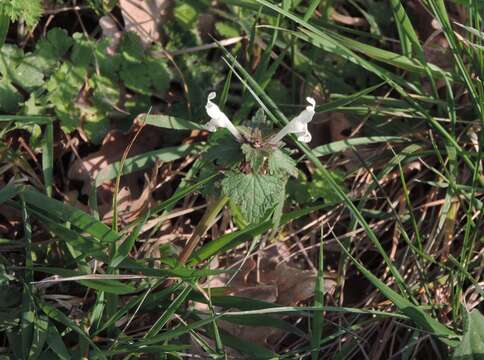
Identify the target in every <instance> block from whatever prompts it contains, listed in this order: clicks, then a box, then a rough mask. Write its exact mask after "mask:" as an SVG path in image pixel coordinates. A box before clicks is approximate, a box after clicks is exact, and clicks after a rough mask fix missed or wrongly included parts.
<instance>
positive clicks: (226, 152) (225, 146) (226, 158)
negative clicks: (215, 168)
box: [203, 129, 243, 167]
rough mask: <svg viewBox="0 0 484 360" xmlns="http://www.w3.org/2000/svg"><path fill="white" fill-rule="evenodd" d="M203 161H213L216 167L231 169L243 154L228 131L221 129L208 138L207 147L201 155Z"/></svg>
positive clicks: (240, 159)
mask: <svg viewBox="0 0 484 360" xmlns="http://www.w3.org/2000/svg"><path fill="white" fill-rule="evenodd" d="M203 159H204V160H207V161H213V162H215V164H216V165H220V166H225V167H231V166H233V165H234V164H236V163H238V162H240V161H242V159H243V154H242V149H241V148H240V144H239V143H238V142H237V141H235V139H234V138H233V137H232V135H230V133H229V132H228V130H226V129H223V130H218V131H217V132H216V133H215V134H213V135H211V136H210V138H209V147H208V149H207V151H206V152H205V153H204V154H203Z"/></svg>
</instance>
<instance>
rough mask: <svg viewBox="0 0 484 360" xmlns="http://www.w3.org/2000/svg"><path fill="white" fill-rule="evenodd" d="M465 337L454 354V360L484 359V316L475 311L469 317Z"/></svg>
mask: <svg viewBox="0 0 484 360" xmlns="http://www.w3.org/2000/svg"><path fill="white" fill-rule="evenodd" d="M466 325H467V326H466V330H465V332H464V336H463V337H462V340H461V342H460V344H459V345H458V346H457V348H456V349H455V352H454V356H453V359H454V360H483V359H484V316H482V314H481V313H480V312H479V310H477V309H474V310H473V311H471V312H470V313H469V314H468V315H467V324H466Z"/></svg>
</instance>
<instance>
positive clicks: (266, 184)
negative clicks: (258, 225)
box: [222, 173, 285, 223]
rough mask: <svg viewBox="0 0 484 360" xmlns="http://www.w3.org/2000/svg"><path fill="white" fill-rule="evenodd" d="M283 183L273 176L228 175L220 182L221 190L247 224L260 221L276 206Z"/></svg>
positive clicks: (282, 189)
mask: <svg viewBox="0 0 484 360" xmlns="http://www.w3.org/2000/svg"><path fill="white" fill-rule="evenodd" d="M284 186H285V182H284V181H283V180H281V179H279V178H277V177H275V176H270V175H258V174H243V173H229V174H227V175H226V177H225V179H223V180H222V190H223V192H224V194H225V195H227V196H228V197H229V198H230V199H231V200H232V201H233V202H234V203H235V204H236V205H237V206H239V207H240V210H241V212H242V215H244V216H245V218H246V219H247V221H248V222H249V223H255V222H258V221H261V220H262V219H263V217H264V215H266V214H267V213H268V212H269V210H271V209H273V208H274V207H275V206H276V205H277V199H278V196H279V195H280V193H281V192H283V191H284Z"/></svg>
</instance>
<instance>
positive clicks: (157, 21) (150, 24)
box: [119, 0, 171, 45]
mask: <svg viewBox="0 0 484 360" xmlns="http://www.w3.org/2000/svg"><path fill="white" fill-rule="evenodd" d="M170 3H171V1H169V0H151V1H150V0H120V1H119V7H120V8H121V13H122V14H123V19H124V24H125V30H126V31H133V32H135V33H136V34H138V36H139V37H140V39H141V41H142V42H143V43H144V44H145V45H149V44H150V43H152V42H159V40H160V32H159V28H160V25H161V20H162V16H163V15H164V14H166V12H167V10H168V8H169V7H170Z"/></svg>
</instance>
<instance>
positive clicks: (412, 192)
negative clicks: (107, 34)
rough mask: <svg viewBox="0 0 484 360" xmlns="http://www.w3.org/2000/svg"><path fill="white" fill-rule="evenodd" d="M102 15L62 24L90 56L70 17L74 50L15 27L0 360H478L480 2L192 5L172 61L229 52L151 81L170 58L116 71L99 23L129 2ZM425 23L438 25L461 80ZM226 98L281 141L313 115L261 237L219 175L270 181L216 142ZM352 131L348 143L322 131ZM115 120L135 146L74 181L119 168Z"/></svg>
mask: <svg viewBox="0 0 484 360" xmlns="http://www.w3.org/2000/svg"><path fill="white" fill-rule="evenodd" d="M64 3H65V4H64V5H63V6H67V7H69V6H71V5H72V4H71V2H70V1H64ZM87 5H88V6H87V7H86V8H85V9H84V10H83V11H86V14H89V15H86V14H84V13H83V11H81V12H77V14H78V15H79V16H80V17H79V18H78V17H76V16H77V15H76V12H75V11H73V10H69V9H67V10H66V14H68V18H72V19H78V20H77V21H79V26H80V24H81V23H82V25H83V26H84V27H86V26H87V27H88V29H89V34H90V38H89V39H87V38H83V37H80V36H78V35H76V36H72V33H73V32H75V31H78V30H79V29H77V28H76V26H78V25H73V24H72V23H69V22H66V20H62V19H63V18H60V17H59V18H58V19H59V24H60V25H59V26H60V27H62V28H64V29H65V30H67V31H68V32H63V31H54V32H49V34H51V35H50V37H49V36H47V38H43V36H42V35H41V34H38V32H33V33H32V34H33V35H32V37H30V38H25V39H26V40H25V41H26V43H25V44H26V46H24V49H20V47H15V46H17V45H20V44H22V41H24V40H22V38H21V36H20V35H18V34H20V33H21V32H16V30H19V29H20V30H21V29H22V26H23V24H21V23H11V22H10V20H9V19H7V18H6V17H5V16H0V40H2V42H1V43H2V44H4V45H3V47H2V48H1V50H0V51H1V54H0V55H1V56H0V73H1V76H2V78H1V80H0V82H1V83H0V85H1V86H0V91H1V94H0V96H1V98H0V112H1V115H0V134H1V136H2V143H1V144H0V186H1V187H0V359H57V358H59V359H77V358H89V359H134V358H154V359H155V358H156V359H158V358H159V359H181V358H187V357H189V356H202V357H207V358H213V359H224V358H228V359H231V358H238V356H240V357H241V358H250V359H312V360H315V359H360V358H370V359H378V358H381V359H393V358H398V359H400V358H402V359H420V358H422V359H423V358H439V359H447V358H454V359H458V360H464V359H465V360H468V359H481V358H482V356H483V354H484V352H483V350H482V349H483V343H484V338H483V337H482V331H481V330H482V328H483V326H484V325H483V324H484V320H483V317H482V315H481V313H480V312H479V311H480V310H481V311H482V300H483V297H484V292H483V289H482V280H483V279H482V244H483V242H484V235H483V229H484V216H483V213H484V212H483V211H482V209H483V201H484V199H483V194H484V172H483V170H482V169H483V158H482V154H483V150H484V131H483V127H484V112H483V108H482V106H483V104H484V86H483V83H482V79H483V78H484V56H483V50H482V49H483V42H484V36H483V32H482V30H483V29H482V26H483V23H482V10H483V8H482V5H481V4H480V3H479V1H476V0H468V1H465V5H459V4H458V3H457V2H444V1H443V0H426V1H423V2H422V3H421V9H420V10H416V9H415V8H414V7H411V6H408V5H407V4H406V3H405V2H402V1H400V0H392V1H390V2H388V3H385V5H383V4H382V3H376V2H373V1H369V0H368V1H366V0H359V1H343V2H333V1H319V0H310V1H290V0H284V1H281V2H275V1H269V0H230V1H225V2H223V4H219V5H217V6H210V4H209V2H208V1H200V2H196V1H188V0H187V1H181V2H177V4H176V6H175V8H174V14H175V17H173V18H171V19H169V20H167V21H166V22H165V23H164V24H163V30H164V34H165V36H166V39H164V41H165V43H164V45H165V48H166V50H167V51H173V50H181V49H185V48H193V47H195V46H199V45H202V44H204V43H206V42H213V41H216V42H217V43H218V44H219V47H218V48H215V49H212V50H210V51H208V52H207V51H198V52H196V53H194V54H191V53H186V54H182V55H177V56H176V57H174V58H170V61H166V59H163V60H159V62H160V64H162V65H160V66H162V67H163V71H162V72H163V74H164V75H163V77H160V76H161V75H160V76H158V75H159V74H158V73H157V72H156V71H161V70H160V69H159V68H156V69H155V68H154V67H153V68H150V69H151V71H152V72H153V73H152V76H151V77H150V76H149V74H148V77H146V73H145V72H146V69H148V66H155V65H153V64H155V63H156V61H158V60H157V59H155V55H153V54H152V53H151V50H150V49H148V50H143V49H142V47H140V46H139V44H138V43H136V38H135V37H129V39H128V38H124V39H123V40H122V45H121V48H120V49H121V50H120V54H119V57H114V58H110V57H106V54H105V52H104V50H103V48H102V46H101V45H102V41H98V40H96V41H94V37H95V36H98V30H99V29H97V28H96V25H95V24H94V25H92V24H91V22H92V21H91V22H89V21H87V20H89V19H91V20H92V19H98V18H99V14H100V12H102V11H104V12H106V13H107V12H109V11H111V10H112V7H110V6H109V5H107V4H104V5H100V4H99V3H97V2H92V4H90V5H89V4H87ZM0 6H1V5H0ZM89 6H92V8H91V9H95V10H96V12H94V11H92V10H90V8H89ZM112 6H115V4H114V3H113V4H112ZM76 11H77V10H76ZM416 11H417V12H418V11H421V12H422V14H423V13H425V14H427V15H426V16H428V18H429V19H432V20H433V21H434V23H437V24H439V26H440V28H441V32H440V33H438V34H436V35H435V36H437V37H438V39H439V41H440V42H439V44H446V45H445V46H447V47H446V49H445V51H446V53H445V55H444V57H445V60H446V61H445V62H444V61H440V60H442V59H439V58H436V57H431V56H429V52H430V51H431V50H432V47H433V46H437V45H436V44H437V42H436V41H435V42H430V43H429V42H426V41H425V40H426V39H425V38H424V35H423V34H424V33H425V31H428V30H429V28H425V27H424V28H422V26H423V25H422V24H421V23H419V22H418V21H417V17H418V14H416ZM199 12H208V13H210V14H211V15H212V16H213V19H214V24H213V25H214V27H213V29H214V30H211V36H212V37H210V36H208V35H206V36H205V35H203V36H202V35H201V34H199V33H198V30H197V29H198V28H197V24H196V22H195V21H192V20H190V19H193V18H194V16H196V14H197V13H199ZM337 13H338V14H340V15H341V14H343V15H345V16H346V21H347V20H348V19H353V20H354V19H361V20H360V21H362V22H363V23H364V24H365V25H364V26H351V25H347V24H342V23H341V22H340V21H341V17H340V18H339V20H338V17H337V16H336V15H335V14H337ZM0 14H1V12H0ZM194 14H195V15H194ZM463 14H465V16H463ZM57 16H58V15H55V16H54V19H57ZM10 18H11V19H12V20H13V19H15V17H14V16H10ZM46 19H47V16H44V17H42V18H41V19H40V22H39V23H38V25H37V26H38V28H39V29H40V28H41V27H42V26H44V25H46ZM28 20H29V22H31V19H28ZM182 20H183V21H182ZM429 23H430V21H429ZM46 26H47V25H46ZM425 26H430V25H425ZM76 29H77V30H76ZM9 30H10V31H9ZM20 30H19V31H20ZM431 30H432V31H431V32H432V33H434V32H435V29H431ZM13 34H17V35H13ZM235 35H244V36H246V38H245V39H243V40H242V41H241V42H239V43H237V44H235V45H233V46H232V47H223V46H221V45H220V43H219V42H218V40H221V39H224V38H227V37H232V36H235ZM3 39H5V40H4V41H3ZM46 39H48V41H47V40H46ZM214 39H216V40H214ZM25 44H24V45H25ZM73 44H74V45H73ZM46 49H50V50H49V51H50V52H47V53H46V52H45V50H46ZM154 50H156V49H154ZM49 54H51V55H52V54H55V55H52V56H49ZM82 54H84V56H85V57H83V56H81V55H82ZM33 58H35V59H37V61H39V64H40V65H39V68H38V69H30V70H29V71H31V72H30V73H29V74H30V77H28V76H27V77H22V76H20V75H19V74H17V73H20V70H19V69H25V66H26V64H30V63H29V61H31V59H33ZM29 59H30V60H29ZM116 61H117V62H118V63H116ZM116 64H117V65H116ZM175 65H176V67H175ZM29 66H30V65H29ZM66 67H70V68H72V72H70V71H68V72H65V68H66ZM113 69H115V70H113ZM127 69H131V70H129V71H128V70H127ZM135 69H137V70H136V71H135ZM24 71H25V70H24ZM131 71H132V72H131ZM127 72H129V76H128V74H127ZM79 74H81V75H82V76H79ZM157 74H158V75H157ZM155 78H156V79H157V81H162V82H163V83H162V84H161V83H160V84H158V83H154V82H153V81H154V80H153V79H155ZM62 79H64V80H62ZM69 79H70V80H72V83H71V82H70V81H69ZM135 80H136V81H139V83H136V81H135ZM53 84H57V85H56V86H54V85H53ZM113 84H114V85H113ZM120 89H121V90H120ZM81 90H82V92H81ZM212 90H218V97H217V99H218V100H219V101H220V102H219V105H220V107H221V108H223V110H224V112H225V113H226V114H228V115H230V118H231V119H233V121H234V123H236V124H238V125H242V126H244V125H248V120H249V119H250V117H251V115H253V114H254V113H255V111H256V110H257V109H258V108H262V109H263V110H264V113H265V115H266V117H267V119H265V120H264V122H263V123H262V125H263V126H267V127H270V128H272V129H273V131H277V129H280V128H282V127H283V126H284V125H285V124H287V123H288V121H289V120H290V119H291V118H292V115H294V114H296V113H298V112H299V111H300V109H301V108H302V106H303V105H302V104H303V103H304V99H305V97H306V96H314V97H315V98H316V99H317V108H316V112H317V114H318V115H317V117H316V119H315V120H313V122H312V123H311V125H313V124H314V127H310V129H311V131H312V135H313V139H315V140H314V143H315V145H313V144H314V143H311V144H310V145H308V144H304V143H300V142H298V141H297V139H296V137H295V136H292V135H291V137H290V138H286V140H287V144H288V145H287V146H286V148H285V149H286V150H287V154H288V155H290V156H291V158H292V159H294V165H297V168H298V169H299V173H298V176H297V177H292V178H291V177H289V176H288V175H287V174H284V175H281V174H277V173H276V175H274V174H273V173H270V175H271V176H280V177H281V178H280V179H283V180H284V184H286V186H285V192H283V193H281V194H278V195H280V196H278V197H275V196H273V194H271V196H273V197H272V198H274V199H279V200H278V201H279V203H277V204H274V205H273V207H272V209H271V210H270V211H268V212H266V213H265V214H263V216H262V215H260V214H259V215H260V216H257V217H254V218H255V219H256V220H254V221H253V222H252V223H249V222H248V221H247V218H245V217H244V211H245V210H246V209H244V202H243V198H244V197H243V196H238V197H237V201H236V198H235V197H234V198H233V199H231V198H230V194H228V196H227V194H226V193H223V190H221V186H222V187H223V185H221V184H223V182H222V180H223V179H224V178H227V176H230V174H231V173H234V172H235V173H237V174H244V171H248V172H253V171H255V170H253V167H254V166H255V165H254V164H258V163H257V161H262V165H260V164H259V166H260V169H262V170H261V171H262V172H264V171H266V172H269V171H270V169H267V168H265V167H264V161H266V160H264V159H262V160H254V163H250V164H251V166H253V167H249V168H248V169H249V170H243V168H244V166H245V167H246V168H247V164H246V163H245V161H246V160H245V158H244V156H247V155H246V153H242V152H241V151H240V149H239V150H237V148H235V150H234V148H233V146H234V145H233V144H232V145H230V142H228V143H227V142H225V143H224V142H223V141H225V140H226V139H227V136H225V135H226V134H224V132H223V130H219V131H218V132H217V133H215V134H213V135H210V136H209V137H208V138H207V137H206V136H205V132H204V127H203V124H204V123H205V122H206V121H207V120H208V116H207V115H206V113H205V109H204V105H205V101H206V95H207V94H208V93H209V92H210V91H212ZM81 94H82V96H83V97H84V99H82V101H80V102H78V101H79V96H81ZM121 94H123V95H121ZM114 104H116V105H114ZM63 109H64V110H65V112H63ZM335 113H337V114H339V115H340V116H341V117H343V118H344V119H345V120H346V121H347V122H348V124H349V126H350V127H351V131H350V133H351V135H349V136H348V134H345V135H344V136H343V137H344V139H341V138H340V137H338V136H340V135H341V134H336V136H337V137H336V138H333V137H334V136H335V135H334V134H333V133H331V134H330V135H328V136H326V134H325V133H324V132H326V131H327V132H329V130H321V129H333V128H332V126H334V124H333V123H331V124H329V125H325V124H326V122H327V121H328V119H329V118H330V116H331V115H333V114H335ZM140 114H142V115H140ZM77 116H78V117H79V118H77ZM73 119H74V120H73ZM135 119H137V121H138V122H142V125H141V126H140V127H138V128H136V127H134V128H131V130H129V128H130V126H131V125H132V124H133V122H134V120H135ZM73 121H74V122H73ZM108 123H109V126H112V128H113V129H115V130H116V131H121V132H125V135H123V136H125V140H123V141H124V143H123V144H124V145H122V146H121V148H122V150H121V152H120V153H115V154H110V155H109V156H111V157H112V158H110V160H109V161H108V163H107V164H104V165H103V166H102V168H101V169H99V171H98V173H97V175H96V176H95V177H92V178H91V179H90V181H88V182H87V183H86V184H79V183H78V182H76V180H72V179H70V178H69V176H68V175H67V173H68V171H69V167H70V166H72V165H73V163H74V162H75V161H76V159H78V157H80V158H82V159H84V160H85V159H86V157H88V156H89V155H92V154H99V153H101V154H103V151H108V150H106V149H107V146H106V144H101V141H98V140H102V139H103V137H104V135H105V134H106V133H107V124H108ZM317 123H319V124H317ZM262 125H261V128H262V127H263V126H262ZM324 126H326V127H324ZM115 134H118V133H115ZM116 136H119V135H116ZM150 136H151V137H152V138H150ZM224 136H225V137H224ZM157 137H159V139H158V138H157ZM328 137H329V138H330V140H329V141H327V138H328ZM153 138H154V139H155V140H153ZM123 139H124V138H123ZM140 139H141V140H140ZM157 139H158V140H157ZM224 139H225V140H224ZM118 141H121V140H118ZM220 141H221V143H222V144H224V145H223V146H225V149H227V150H226V151H227V153H226V152H225V151H224V150H223V147H220V146H221V145H220ZM151 142H153V143H154V144H156V145H154V146H152V145H151ZM217 146H218V147H217ZM230 146H232V148H230ZM237 146H238V145H237V144H235V147H237ZM251 146H252V145H251ZM140 149H141V150H140ZM210 149H216V152H218V153H217V154H216V155H217V156H215V155H213V154H212V156H215V158H216V159H217V161H220V162H218V163H216V164H215V163H214V162H213V161H207V160H206V157H204V155H203V153H204V152H205V151H210ZM220 149H222V150H220ZM230 149H231V150H230ZM252 150H253V152H252V154H257V151H263V150H260V148H259V147H257V146H255V145H254V146H252ZM97 151H99V153H96V152H97ZM116 151H118V152H119V149H117V150H116ZM229 151H230V153H229ZM265 154H266V155H264V156H271V155H270V153H265ZM267 154H269V155H267ZM109 156H108V157H109ZM238 156H241V158H239V157H238ZM252 156H257V155H252ZM286 161H289V160H287V159H286ZM291 164H292V162H290V163H289V165H291ZM286 165H287V166H289V165H288V164H286ZM241 169H242V170H241ZM268 174H269V173H262V174H258V176H260V178H258V179H259V180H258V181H262V180H260V179H263V178H264V176H268ZM281 181H282V180H281ZM143 184H144V185H143ZM148 184H152V185H151V186H153V187H152V188H149V189H150V193H149V196H148V198H147V199H145V202H144V203H143V206H141V207H140V210H139V212H137V213H136V216H134V217H133V218H129V220H127V219H128V218H125V217H123V212H122V211H121V209H122V206H124V205H123V201H125V200H124V198H123V196H125V195H123V194H124V193H123V191H125V190H126V189H128V190H129V191H130V192H129V196H131V198H130V200H129V201H131V206H132V207H135V206H136V205H135V204H137V197H136V196H139V194H138V193H142V192H143V190H144V189H146V187H147V186H148ZM82 185H84V187H85V185H88V186H87V187H88V188H89V189H90V190H89V193H88V194H84V193H82V190H80V189H81V187H82ZM261 189H262V190H263V187H262V186H261ZM235 190H236V189H235ZM259 190H260V189H259ZM137 194H138V195H137ZM253 194H256V192H255V191H254V192H253V193H251V194H249V193H247V194H246V196H247V197H249V196H252V195H253ZM259 194H260V193H259ZM265 195H269V194H265ZM240 198H242V205H241V204H240V202H241V200H240ZM281 199H282V201H281ZM255 200H257V199H252V204H253V203H255V204H258V203H257V201H255ZM108 210H114V211H113V212H112V219H113V220H111V221H106V219H103V216H104V215H105V214H106V213H107V211H108ZM259 212H260V211H259ZM187 241H188V243H187ZM187 244H189V245H187ZM192 246H193V248H192ZM276 263H277V264H281V263H282V264H286V265H287V266H291V267H290V269H291V271H290V272H289V273H287V274H286V273H282V275H281V272H282V271H283V270H281V269H283V268H280V267H275V266H276ZM271 266H272V267H275V270H274V269H272V268H270V267H271ZM271 269H272V270H271ZM303 269H304V270H306V272H301V271H302V270H303ZM301 273H303V274H305V275H304V276H305V277H306V278H304V279H302V278H301V279H300V278H299V276H301ZM308 278H311V279H312V280H311V281H308V282H307V284H309V285H306V287H305V288H304V289H303V290H301V289H299V288H297V286H298V285H300V286H303V285H304V284H306V283H305V282H304V281H306V280H307V279H308ZM291 279H298V280H300V281H299V282H298V283H296V284H294V285H293V287H294V288H289V289H286V288H285V287H284V285H285V284H287V283H290V280H291ZM213 284H215V285H213ZM302 293H304V295H301V294H302ZM281 299H285V300H281ZM281 301H282V302H283V303H281ZM284 301H285V303H284ZM269 335H271V336H269ZM202 354H203V355H202ZM236 354H237V355H236Z"/></svg>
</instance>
